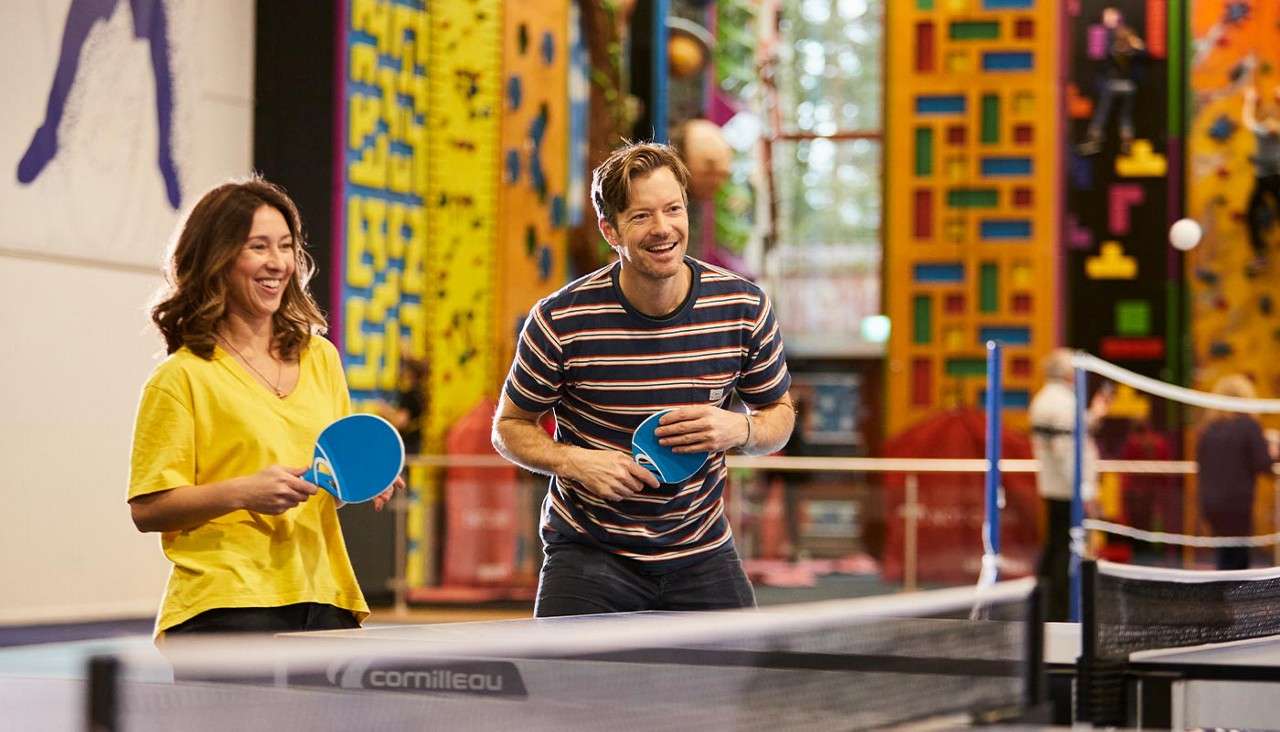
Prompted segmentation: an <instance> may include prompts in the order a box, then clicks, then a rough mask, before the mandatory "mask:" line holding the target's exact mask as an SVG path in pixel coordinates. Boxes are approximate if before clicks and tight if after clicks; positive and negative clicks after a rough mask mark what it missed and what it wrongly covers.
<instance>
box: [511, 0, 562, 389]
mask: <svg viewBox="0 0 1280 732" xmlns="http://www.w3.org/2000/svg"><path fill="white" fill-rule="evenodd" d="M503 25H504V27H505V31H504V32H503V43H504V50H503V75H502V78H503V95H502V104H503V107H502V109H503V112H502V141H501V149H502V186H501V191H500V196H501V201H502V206H501V211H502V217H501V220H500V221H499V222H498V226H499V237H498V241H499V242H500V245H499V246H500V249H501V252H500V256H499V257H498V263H499V271H498V285H497V288H496V291H495V318H494V325H495V327H496V329H497V333H496V336H495V338H494V343H495V344H496V345H497V351H498V352H497V354H496V355H495V358H496V359H497V363H498V364H499V368H505V366H506V365H507V364H509V363H511V358H512V356H513V355H514V353H515V338H516V334H517V333H518V329H519V327H520V324H521V323H522V322H523V321H524V317H525V315H527V314H528V312H529V308H530V307H531V306H532V305H533V303H534V302H536V301H537V300H538V298H540V297H542V296H544V295H546V294H548V293H550V292H552V291H554V290H555V289H556V288H558V287H559V286H561V285H563V284H564V282H565V263H566V258H565V249H566V246H567V242H568V228H567V225H568V221H567V218H568V208H567V194H566V191H567V186H568V165H569V151H568V143H569V135H568V133H569V46H568V31H569V3H568V2H566V0H524V1H523V2H509V3H507V4H506V15H505V20H504V22H503Z"/></svg>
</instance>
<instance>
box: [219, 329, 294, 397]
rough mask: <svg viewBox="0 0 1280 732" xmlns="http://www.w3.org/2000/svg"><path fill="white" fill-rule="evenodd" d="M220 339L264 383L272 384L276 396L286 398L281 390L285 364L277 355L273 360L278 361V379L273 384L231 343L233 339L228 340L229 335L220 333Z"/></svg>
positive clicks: (272, 357)
mask: <svg viewBox="0 0 1280 732" xmlns="http://www.w3.org/2000/svg"><path fill="white" fill-rule="evenodd" d="M218 340H220V341H222V342H223V344H225V345H226V347H227V348H230V349H231V352H232V353H234V354H236V356H238V357H239V358H240V363H242V364H244V365H245V366H248V367H249V369H250V370H251V371H253V373H255V374H257V375H258V378H260V379H262V381H263V383H265V384H266V385H268V386H270V387H271V388H272V390H273V391H275V393H276V396H277V397H278V398H280V399H284V392H283V391H281V390H280V381H281V380H282V379H284V364H283V363H281V362H280V361H278V360H276V357H275V356H271V360H272V361H275V362H276V381H275V383H274V384H273V383H271V379H268V378H267V375H266V374H264V373H262V372H261V371H259V370H258V369H257V367H256V366H254V365H253V364H252V363H250V362H249V359H247V358H245V357H244V354H243V353H241V352H240V349H238V348H236V347H235V346H233V345H231V341H229V340H227V337H226V336H224V335H222V334H219V335H218ZM268 355H270V353H268Z"/></svg>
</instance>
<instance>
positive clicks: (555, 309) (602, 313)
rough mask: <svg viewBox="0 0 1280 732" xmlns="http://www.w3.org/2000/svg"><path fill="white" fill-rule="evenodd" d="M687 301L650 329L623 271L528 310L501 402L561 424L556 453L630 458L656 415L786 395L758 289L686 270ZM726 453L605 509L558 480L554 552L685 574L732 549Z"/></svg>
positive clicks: (551, 509) (549, 519) (550, 528)
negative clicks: (628, 293)
mask: <svg viewBox="0 0 1280 732" xmlns="http://www.w3.org/2000/svg"><path fill="white" fill-rule="evenodd" d="M685 263H686V264H688V265H689V266H690V267H691V268H692V270H693V278H692V285H691V287H690V292H689V296H688V297H687V298H686V299H685V301H684V303H683V304H681V306H680V307H679V309H677V310H676V311H675V312H674V313H672V314H670V315H668V316H666V317H663V318H653V317H649V316H647V315H644V314H643V313H641V312H640V311H638V310H636V309H635V308H634V307H632V306H631V304H630V303H628V302H627V300H626V298H624V297H623V296H622V288H621V285H620V284H619V282H618V274H619V272H620V265H619V263H617V262H615V263H613V264H612V265H610V266H608V267H604V268H603V269H600V270H598V271H596V272H593V273H591V274H589V275H587V276H586V277H583V278H581V279H579V280H577V281H575V282H573V283H571V284H569V285H567V286H565V287H564V288H563V289H561V290H560V291H559V292H556V293H554V294H552V295H550V296H548V297H546V298H544V299H543V300H541V301H539V302H538V303H537V304H536V305H534V306H533V309H532V310H531V311H530V312H529V317H528V318H527V319H526V320H525V324H524V329H523V331H522V332H521V334H520V340H519V342H518V343H517V346H516V354H515V359H514V361H513V362H512V364H511V372H510V373H509V374H508V375H507V381H506V384H505V386H504V387H503V388H504V391H505V394H506V396H507V398H508V399H510V400H511V401H512V403H514V404H515V405H516V406H517V407H520V408H521V409H523V410H525V411H529V412H538V413H541V412H545V411H547V410H548V409H550V410H552V411H553V414H554V415H555V418H556V436H555V438H556V440H557V441H559V442H563V443H567V444H570V445H576V446H579V447H585V448H591V449H597V450H620V451H623V452H626V453H628V454H630V452H631V434H632V432H634V431H635V428H636V427H637V426H638V425H639V424H640V422H642V421H643V420H644V419H645V417H648V416H649V415H650V414H652V413H654V412H656V411H659V410H662V409H672V408H676V407H683V406H691V405H698V404H708V405H714V406H718V407H721V408H724V407H726V406H727V405H728V403H729V400H730V398H731V397H732V395H733V394H734V393H735V392H736V393H737V394H738V396H739V397H740V398H741V399H742V401H744V402H746V403H747V404H750V405H754V406H764V405H767V404H771V403H773V402H776V401H778V400H779V399H781V398H782V397H783V396H785V395H786V392H787V389H788V388H789V387H790V385H791V375H790V374H789V373H788V371H787V363H786V358H785V357H784V354H783V348H782V336H781V334H780V333H779V331H778V323H777V320H776V319H775V318H774V315H773V309H772V307H771V306H770V304H769V300H768V298H767V297H766V296H765V294H764V292H763V291H762V290H761V289H760V288H759V287H757V286H756V285H755V284H753V283H751V282H749V281H747V280H745V279H743V278H742V277H740V276H738V275H736V274H734V273H732V272H729V271H728V270H724V269H720V268H719V267H713V266H711V265H708V264H706V263H705V262H701V261H698V260H696V259H693V258H690V257H686V258H685ZM726 474H727V469H726V468H725V461H724V453H717V454H714V455H712V456H711V459H710V460H708V461H707V463H706V464H705V465H703V467H702V469H701V470H699V471H698V472H697V473H696V474H695V475H694V476H693V477H692V478H690V479H689V480H687V481H685V482H683V483H681V484H672V485H668V484H663V485H661V486H660V487H658V488H656V489H654V488H649V487H645V488H644V489H643V490H642V491H640V493H638V494H637V495H635V496H634V497H632V498H628V499H624V500H622V501H616V502H611V501H606V500H604V499H603V498H600V497H598V496H596V495H595V494H594V493H592V492H591V491H589V490H587V489H586V488H584V487H582V486H579V485H577V484H575V483H574V482H573V481H571V480H567V479H565V478H561V477H559V476H553V477H552V479H551V483H550V486H549V488H548V491H547V497H546V499H545V500H544V501H543V511H542V535H543V540H544V541H546V542H548V543H557V542H565V541H571V542H579V543H588V544H593V545H595V546H599V547H601V548H603V549H605V550H607V551H610V552H613V553H615V554H617V555H620V556H623V557H628V558H631V559H636V560H640V561H643V562H646V563H649V564H650V566H654V567H655V568H657V567H661V568H676V567H679V566H682V565H686V564H690V563H692V562H693V561H695V560H696V559H698V558H700V556H701V555H704V554H705V553H707V552H710V551H713V550H715V549H717V548H719V547H722V546H725V545H727V544H729V543H730V542H732V540H733V539H732V535H731V534H730V531H729V523H728V520H727V519H726V518H725V514H724V500H723V493H724V481H725V476H726Z"/></svg>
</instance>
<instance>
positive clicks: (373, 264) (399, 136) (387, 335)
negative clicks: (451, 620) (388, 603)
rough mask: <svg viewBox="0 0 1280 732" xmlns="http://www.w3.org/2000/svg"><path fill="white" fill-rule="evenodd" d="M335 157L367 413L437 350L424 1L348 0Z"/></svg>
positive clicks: (350, 328)
mask: <svg viewBox="0 0 1280 732" xmlns="http://www.w3.org/2000/svg"><path fill="white" fill-rule="evenodd" d="M341 12H342V17H343V19H344V21H343V22H342V23H340V25H339V32H340V34H341V38H342V42H340V43H339V44H338V45H339V48H338V58H339V72H338V73H339V84H340V89H341V93H340V95H339V108H338V114H337V125H336V126H337V128H338V130H339V132H338V135H337V138H338V144H339V145H340V146H341V147H340V148H339V149H338V150H337V151H336V154H335V155H334V159H335V161H336V165H337V167H338V170H337V171H336V173H337V174H336V176H335V178H336V179H337V184H336V185H335V188H334V191H335V193H334V199H335V200H334V202H333V206H332V211H333V217H334V222H333V231H334V232H335V233H336V234H337V235H336V236H335V237H334V241H333V246H332V253H333V259H332V260H331V261H332V265H333V266H332V267H331V269H330V272H331V273H332V277H333V287H332V292H334V293H335V297H334V307H333V311H332V312H331V313H330V321H331V322H330V327H331V330H330V336H331V337H332V338H333V340H334V341H335V343H336V344H337V345H338V349H339V352H340V353H341V354H342V360H343V366H344V367H345V368H346V372H347V381H348V383H349V385H350V387H351V396H352V401H353V402H354V406H355V408H356V409H357V410H368V411H372V410H373V408H374V402H375V401H376V400H378V399H383V400H387V401H390V400H392V399H393V398H394V393H395V390H396V388H397V386H398V382H399V367H400V359H401V354H402V352H404V353H405V354H406V355H409V356H412V357H415V358H420V357H422V356H424V355H426V353H427V350H428V347H427V344H428V340H427V317H426V316H427V313H428V312H429V311H430V307H429V306H428V303H429V302H430V300H431V299H432V293H431V292H429V291H428V288H427V286H426V283H427V280H426V276H425V275H426V266H425V262H426V254H427V251H428V247H429V245H430V244H429V241H428V239H429V237H428V235H427V220H428V219H427V205H426V203H427V200H428V199H427V190H428V185H427V158H428V151H427V144H426V140H427V136H428V135H427V130H428V129H429V124H428V119H429V116H430V108H431V101H430V99H429V98H428V95H427V73H428V72H427V61H428V50H429V48H428V38H429V37H430V34H431V31H430V18H429V16H428V14H427V11H426V10H425V3H424V2H417V3H395V4H393V3H391V2H377V1H375V0H350V1H349V2H347V3H344V4H343V5H342V6H341ZM427 478H428V476H427V473H426V471H425V470H424V469H423V468H421V467H417V466H415V467H412V468H410V471H409V480H408V503H409V515H408V519H407V523H406V525H407V529H408V541H409V546H410V553H411V554H412V555H413V556H414V557H415V558H416V559H415V561H411V562H410V563H409V565H408V567H407V574H408V578H409V580H410V581H411V582H420V581H422V577H423V573H424V571H425V570H426V567H425V565H424V564H423V562H422V561H421V556H420V555H421V552H420V550H419V549H418V547H419V546H421V544H422V535H423V532H424V530H425V529H424V527H425V525H426V518H425V517H424V514H423V507H424V502H423V496H424V494H426V493H428V492H429V490H430V485H431V484H430V483H429V481H428V480H427Z"/></svg>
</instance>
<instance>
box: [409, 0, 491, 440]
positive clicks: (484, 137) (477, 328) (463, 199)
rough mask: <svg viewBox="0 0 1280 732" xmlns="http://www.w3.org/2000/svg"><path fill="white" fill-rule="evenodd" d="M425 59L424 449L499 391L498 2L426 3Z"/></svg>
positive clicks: (475, 0) (482, 0) (481, 0)
mask: <svg viewBox="0 0 1280 732" xmlns="http://www.w3.org/2000/svg"><path fill="white" fill-rule="evenodd" d="M429 13H430V18H431V21H430V22H431V36H430V44H429V51H428V55H427V97H428V100H429V110H430V112H429V115H428V119H429V127H430V131H431V132H430V135H429V136H428V138H427V150H428V154H427V193H426V196H425V200H426V206H427V261H426V273H427V288H428V296H427V298H426V302H427V304H428V312H427V325H426V331H427V340H428V342H429V343H430V344H431V377H430V387H429V390H430V394H431V403H430V407H429V417H428V424H427V427H428V429H427V432H426V434H424V436H423V441H424V443H425V445H424V450H425V451H427V452H437V453H438V452H442V451H443V447H444V435H445V432H446V431H447V430H448V428H449V426H450V425H452V424H453V423H454V422H455V421H456V420H457V419H458V418H459V417H461V416H462V415H463V414H465V413H466V412H467V411H468V410H470V409H471V408H472V407H474V406H475V404H476V403H477V402H479V401H480V400H481V399H483V398H485V397H492V396H494V395H495V394H496V393H497V389H498V374H499V368H500V366H499V365H498V364H497V362H496V359H495V353H494V349H493V348H492V347H491V346H492V344H491V342H490V339H491V337H492V333H493V314H494V302H493V285H494V281H495V279H496V268H497V264H496V262H497V257H496V244H497V233H498V231H497V224H496V221H497V218H498V206H497V203H498V191H497V184H498V174H499V173H498V130H499V115H500V114H501V92H500V87H501V63H502V3H501V2H500V1H499V0H473V2H465V3H462V2H446V3H432V4H431V5H430V7H429Z"/></svg>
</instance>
